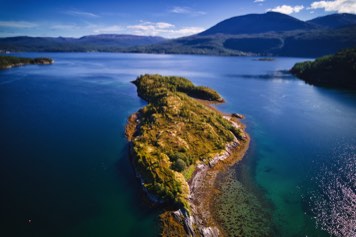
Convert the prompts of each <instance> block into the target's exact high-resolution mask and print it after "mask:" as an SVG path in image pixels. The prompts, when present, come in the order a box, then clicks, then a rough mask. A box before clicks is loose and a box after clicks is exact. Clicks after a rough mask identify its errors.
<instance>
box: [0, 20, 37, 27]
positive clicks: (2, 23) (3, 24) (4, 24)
mask: <svg viewBox="0 0 356 237" xmlns="http://www.w3.org/2000/svg"><path fill="white" fill-rule="evenodd" d="M36 26H38V25H37V24H36V23H33V22H29V21H0V27H9V28H33V27H36Z"/></svg>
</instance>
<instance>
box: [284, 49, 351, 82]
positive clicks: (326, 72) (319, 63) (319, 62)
mask: <svg viewBox="0 0 356 237" xmlns="http://www.w3.org/2000/svg"><path fill="white" fill-rule="evenodd" d="M291 72H292V73H293V74H295V75H296V76H298V77H300V78H301V79H303V80H305V81H306V82H308V83H310V84H315V85H322V86H331V87H341V88H348V89H356V48H352V49H347V50H343V51H340V52H338V53H336V54H335V55H329V56H324V57H321V58H318V59H316V60H315V61H313V62H310V61H307V62H302V63H297V64H295V65H294V66H293V68H292V69H291Z"/></svg>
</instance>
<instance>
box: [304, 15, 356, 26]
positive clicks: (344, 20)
mask: <svg viewBox="0 0 356 237" xmlns="http://www.w3.org/2000/svg"><path fill="white" fill-rule="evenodd" d="M307 22H308V23H311V24H314V25H317V26H321V27H325V28H339V27H345V26H350V25H356V15H354V14H348V13H342V14H331V15H327V16H321V17H317V18H314V19H312V20H309V21H307Z"/></svg>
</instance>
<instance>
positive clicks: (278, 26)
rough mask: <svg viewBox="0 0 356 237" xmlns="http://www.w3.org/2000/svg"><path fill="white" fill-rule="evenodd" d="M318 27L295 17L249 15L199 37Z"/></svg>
mask: <svg viewBox="0 0 356 237" xmlns="http://www.w3.org/2000/svg"><path fill="white" fill-rule="evenodd" d="M315 28H317V26H315V25H313V24H310V23H307V22H304V21H301V20H298V19H296V18H294V17H291V16H288V15H285V14H282V13H278V12H267V13H264V14H248V15H244V16H237V17H233V18H230V19H227V20H224V21H222V22H220V23H218V24H216V25H215V26H213V27H211V28H209V29H208V30H206V31H204V32H202V33H200V34H199V35H214V34H228V35H238V34H259V33H266V32H271V31H274V32H280V31H292V30H310V29H315Z"/></svg>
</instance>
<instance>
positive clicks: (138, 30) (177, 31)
mask: <svg viewBox="0 0 356 237" xmlns="http://www.w3.org/2000/svg"><path fill="white" fill-rule="evenodd" d="M127 29H128V30H129V31H131V32H130V33H132V34H136V35H151V36H157V35H160V36H164V37H168V38H176V37H182V36H188V35H193V34H196V33H199V32H202V31H203V30H204V29H203V28H201V27H192V26H190V27H181V28H177V27H176V26H175V25H173V24H170V23H167V22H149V21H141V22H140V24H137V25H130V26H127Z"/></svg>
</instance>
